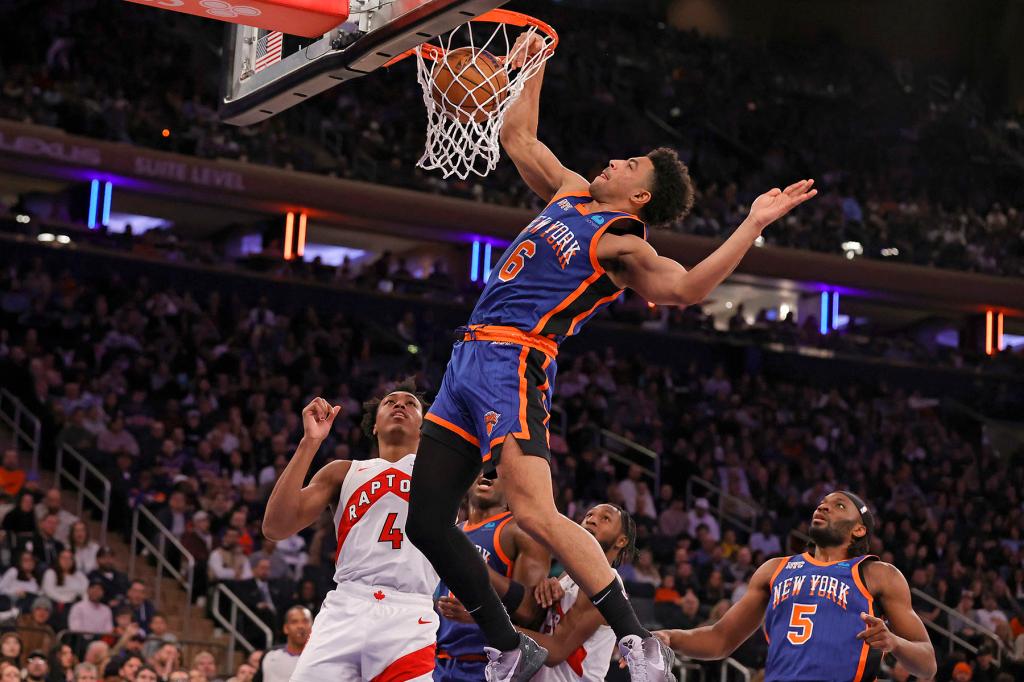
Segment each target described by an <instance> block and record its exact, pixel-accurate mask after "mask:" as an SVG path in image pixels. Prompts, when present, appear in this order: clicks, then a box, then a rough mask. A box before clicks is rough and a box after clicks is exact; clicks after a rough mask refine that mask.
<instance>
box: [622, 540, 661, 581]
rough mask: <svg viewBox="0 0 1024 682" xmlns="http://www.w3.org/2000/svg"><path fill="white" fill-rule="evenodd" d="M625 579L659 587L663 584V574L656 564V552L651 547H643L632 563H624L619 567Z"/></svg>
mask: <svg viewBox="0 0 1024 682" xmlns="http://www.w3.org/2000/svg"><path fill="white" fill-rule="evenodd" d="M619 573H620V575H622V579H623V580H628V581H630V582H634V583H647V584H649V585H651V586H652V587H653V588H655V589H657V588H658V587H659V586H660V585H661V574H660V573H659V572H658V567H657V566H655V565H654V553H653V552H651V550H650V549H641V550H640V551H639V552H638V553H637V556H636V561H635V562H633V563H632V564H624V565H623V567H622V568H621V569H619Z"/></svg>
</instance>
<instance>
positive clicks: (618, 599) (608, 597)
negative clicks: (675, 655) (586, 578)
mask: <svg viewBox="0 0 1024 682" xmlns="http://www.w3.org/2000/svg"><path fill="white" fill-rule="evenodd" d="M590 601H592V602H593V603H594V606H596V607H597V610H598V611H600V612H601V615H602V616H604V620H605V622H606V623H608V625H610V626H611V628H612V630H615V638H616V639H622V638H623V637H625V636H626V635H639V636H640V637H643V638H645V639H646V638H647V637H650V636H651V633H650V632H649V631H648V630H646V629H645V628H644V626H642V625H640V621H639V620H637V617H636V613H635V612H634V611H633V605H632V604H630V603H629V598H628V597H627V596H626V591H625V590H623V589H622V585H620V584H619V581H618V579H617V578H616V579H615V580H612V581H611V583H610V584H609V585H608V586H607V587H605V588H604V589H603V590H601V591H600V592H598V593H597V594H595V595H594V596H593V597H591V598H590Z"/></svg>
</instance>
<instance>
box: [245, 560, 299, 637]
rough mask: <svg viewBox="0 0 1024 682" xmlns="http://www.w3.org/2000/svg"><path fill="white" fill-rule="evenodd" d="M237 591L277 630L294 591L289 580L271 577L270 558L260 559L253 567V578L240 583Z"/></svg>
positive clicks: (273, 629) (268, 624)
mask: <svg viewBox="0 0 1024 682" xmlns="http://www.w3.org/2000/svg"><path fill="white" fill-rule="evenodd" d="M235 593H236V594H237V595H238V596H239V598H241V599H242V601H244V602H245V603H246V604H249V605H250V608H252V609H253V610H254V611H255V612H256V614H257V615H258V616H259V617H260V618H261V619H262V620H263V622H264V623H266V624H267V626H268V627H269V628H270V629H271V631H272V632H276V631H277V629H278V627H279V624H280V618H281V614H283V613H284V610H285V608H286V607H287V606H288V605H289V601H290V597H291V594H292V591H291V587H290V585H289V584H288V582H287V581H285V580H273V579H272V578H271V577H270V560H269V559H260V560H259V561H257V562H256V563H255V564H254V565H253V567H252V578H251V579H249V580H244V581H242V582H240V583H238V584H237V586H236V587H235ZM253 604H255V606H251V605H253Z"/></svg>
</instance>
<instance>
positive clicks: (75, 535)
mask: <svg viewBox="0 0 1024 682" xmlns="http://www.w3.org/2000/svg"><path fill="white" fill-rule="evenodd" d="M68 548H69V549H70V550H71V551H72V552H73V553H74V555H75V565H76V566H78V570H80V571H81V572H82V573H84V574H85V575H89V574H90V573H91V572H93V571H94V570H96V568H97V567H98V566H99V564H97V563H96V553H97V552H99V550H100V545H99V543H98V542H96V541H95V540H93V539H91V538H90V537H89V525H88V524H87V523H86V522H85V521H76V522H75V523H74V524H73V525H72V526H71V533H70V537H69V538H68Z"/></svg>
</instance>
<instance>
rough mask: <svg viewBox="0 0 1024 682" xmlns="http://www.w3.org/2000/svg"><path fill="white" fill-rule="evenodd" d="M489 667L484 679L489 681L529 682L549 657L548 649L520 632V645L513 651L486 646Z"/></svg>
mask: <svg viewBox="0 0 1024 682" xmlns="http://www.w3.org/2000/svg"><path fill="white" fill-rule="evenodd" d="M484 653H486V654H487V667H486V668H484V679H485V680H487V682H527V681H528V680H529V679H531V678H532V677H533V676H534V675H535V674H536V673H537V671H538V670H540V669H541V668H543V667H544V661H546V660H547V659H548V650H547V649H545V648H544V647H542V646H541V645H540V644H537V642H535V641H534V640H533V639H532V638H530V637H527V636H526V635H524V634H522V633H520V634H519V646H517V647H516V648H515V649H513V650H512V651H498V650H497V649H492V648H491V647H489V646H485V647H484Z"/></svg>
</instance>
